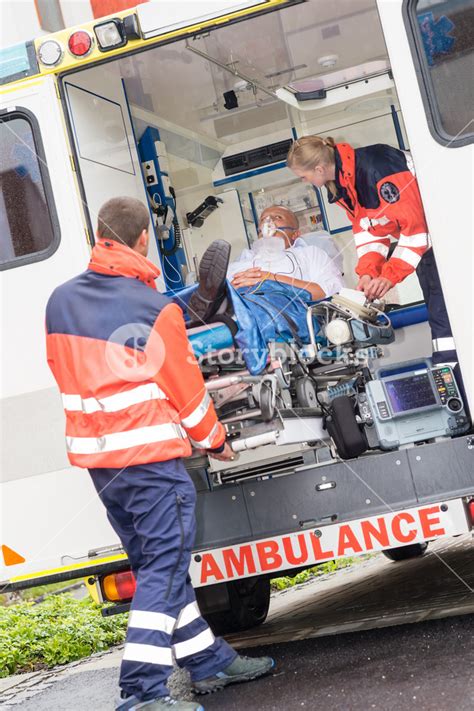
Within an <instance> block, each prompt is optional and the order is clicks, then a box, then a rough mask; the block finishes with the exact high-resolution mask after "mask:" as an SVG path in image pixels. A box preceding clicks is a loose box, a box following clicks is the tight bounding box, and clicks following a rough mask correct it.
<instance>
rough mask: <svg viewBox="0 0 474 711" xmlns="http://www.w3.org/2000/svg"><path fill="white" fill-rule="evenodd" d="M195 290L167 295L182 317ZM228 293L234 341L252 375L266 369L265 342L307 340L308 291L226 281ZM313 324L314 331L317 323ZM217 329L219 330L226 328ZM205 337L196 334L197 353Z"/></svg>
mask: <svg viewBox="0 0 474 711" xmlns="http://www.w3.org/2000/svg"><path fill="white" fill-rule="evenodd" d="M195 289H197V285H193V286H190V287H188V288H186V289H181V290H180V291H179V292H174V293H169V294H168V296H170V297H171V298H172V299H173V300H174V301H175V302H176V303H177V304H179V305H180V306H181V308H182V309H183V311H184V312H185V317H186V315H187V314H186V304H187V303H188V301H189V298H190V296H191V294H192V293H193V291H194V290H195ZM227 296H228V298H229V300H230V301H231V303H232V307H233V311H234V314H235V320H236V323H237V326H238V331H237V334H236V336H235V341H236V343H237V345H238V346H239V348H240V350H241V351H242V355H243V358H244V360H245V364H246V366H247V368H248V370H249V372H250V373H252V375H257V374H258V373H261V372H262V370H263V369H264V368H265V365H266V363H267V359H268V343H270V342H272V341H280V342H281V341H284V342H292V343H295V344H296V345H297V346H298V345H302V344H303V343H309V333H308V327H307V324H306V310H307V306H308V304H310V303H312V299H311V295H310V293H309V292H308V291H305V290H304V289H296V288H294V287H292V286H287V285H286V284H277V283H275V282H272V281H268V282H263V283H262V284H261V285H260V286H259V287H258V288H257V287H244V288H241V289H238V290H236V289H234V287H233V286H232V285H231V284H230V282H229V281H228V282H227ZM315 326H316V328H315V330H316V332H317V330H318V327H317V324H315ZM219 328H220V330H221V331H222V329H223V328H225V327H222V326H219ZM221 335H222V334H221ZM229 335H230V334H229ZM199 337H200V338H199ZM204 340H205V339H203V336H202V333H201V334H198V341H199V343H200V347H199V348H198V350H199V351H200V352H199V353H198V354H199V355H201V354H202V344H203V342H204ZM209 344H210V347H212V346H213V344H215V339H214V338H211V340H210V342H209ZM227 345H231V343H228V344H227ZM221 347H223V346H222V345H221Z"/></svg>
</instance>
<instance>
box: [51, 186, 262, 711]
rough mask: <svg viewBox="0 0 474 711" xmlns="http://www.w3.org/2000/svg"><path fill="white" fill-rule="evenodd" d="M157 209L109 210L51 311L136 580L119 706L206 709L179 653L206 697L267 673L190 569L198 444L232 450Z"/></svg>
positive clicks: (63, 370) (58, 374)
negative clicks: (176, 680)
mask: <svg viewBox="0 0 474 711" xmlns="http://www.w3.org/2000/svg"><path fill="white" fill-rule="evenodd" d="M148 226H149V213H148V210H147V208H146V207H145V206H144V205H143V204H142V203H141V202H140V201H138V200H135V199H132V198H127V197H119V198H113V199H112V200H109V201H108V202H106V203H105V204H104V205H103V206H102V208H101V209H100V212H99V218H98V228H97V238H98V241H97V243H96V246H95V247H94V249H93V250H92V255H91V260H90V263H89V266H88V269H87V270H86V271H85V272H83V273H82V274H79V276H77V277H75V278H73V279H71V280H70V281H68V282H66V283H65V284H62V285H61V286H59V287H58V288H57V289H55V291H54V292H53V294H52V295H51V297H50V299H49V302H48V305H47V311H46V330H47V356H48V363H49V365H50V367H51V370H52V372H53V375H54V377H55V379H56V381H57V384H58V386H59V389H60V391H61V395H62V399H63V404H64V409H65V414H66V444H67V451H68V456H69V461H70V462H71V464H72V465H74V466H78V467H84V468H87V469H88V470H89V472H90V475H91V477H92V481H93V483H94V486H95V488H96V490H97V493H98V494H99V496H100V498H101V500H102V502H103V504H104V506H105V508H106V509H107V516H108V519H109V521H110V523H111V524H112V527H113V528H114V530H115V532H116V533H117V535H118V536H119V538H120V540H121V541H122V544H123V547H124V549H125V551H126V553H127V555H128V558H129V560H130V564H131V567H132V570H133V572H134V574H135V577H136V581H137V588H136V592H135V596H134V598H133V602H132V609H131V612H130V617H129V623H128V631H127V639H126V644H125V650H124V655H123V661H122V666H121V671H120V687H121V699H120V701H119V702H118V704H117V707H116V708H117V709H118V710H120V711H132V710H133V709H149V710H150V711H159V710H161V709H166V708H172V709H173V711H198V710H202V709H203V707H202V706H201V705H199V704H198V703H195V702H185V701H178V700H176V699H172V698H171V697H170V696H169V692H168V688H167V680H168V677H169V676H170V674H171V671H172V669H173V659H175V660H176V662H177V663H178V665H179V666H182V667H185V668H186V669H188V670H189V672H190V673H191V680H192V684H193V689H194V691H195V692H197V693H207V692H211V691H215V690H217V689H221V688H223V687H224V686H226V685H227V684H231V683H233V682H237V681H247V680H251V679H255V678H257V677H259V676H262V675H263V674H265V673H267V672H269V671H270V670H271V669H272V667H273V664H274V663H273V660H272V659H270V658H269V657H260V658H253V659H249V658H247V657H241V656H239V655H238V654H237V652H235V651H234V650H233V649H232V648H231V647H230V646H229V645H228V644H227V643H226V642H224V641H223V640H222V639H220V638H215V637H214V636H213V634H212V632H211V630H210V629H209V627H208V625H207V624H206V622H205V621H204V619H203V618H202V617H201V615H200V612H199V608H198V606H197V604H196V601H195V596H194V591H193V588H192V585H191V581H190V577H189V575H188V569H189V565H190V559H191V550H192V546H193V542H194V534H195V525H196V521H195V511H194V508H195V501H196V492H195V489H194V486H193V484H192V482H191V479H190V477H189V475H188V474H187V472H186V469H185V467H184V464H183V457H187V456H188V455H189V454H190V453H191V445H194V446H195V447H198V448H201V449H205V450H207V452H208V453H209V455H210V456H212V457H215V458H217V459H223V460H228V459H232V457H233V455H232V450H231V449H230V447H229V445H228V444H227V443H226V442H225V430H224V428H223V426H222V425H221V424H220V422H219V421H218V420H217V417H216V414H215V410H214V407H213V404H212V401H211V400H210V398H209V396H208V395H207V393H206V389H205V386H204V381H203V378H202V375H201V372H200V370H199V367H198V364H197V362H196V360H195V358H194V356H193V355H192V351H191V350H190V345H189V342H188V339H187V336H186V331H185V325H184V320H183V314H182V311H181V309H180V307H179V306H178V305H177V304H174V303H172V302H171V301H170V300H169V299H168V298H166V297H165V296H163V295H162V294H160V293H159V292H158V291H157V290H156V287H155V279H156V278H157V277H158V276H159V271H158V269H157V268H156V266H155V265H154V264H153V263H152V262H150V261H149V260H148V259H147V258H146V255H147V253H148V242H149V234H148Z"/></svg>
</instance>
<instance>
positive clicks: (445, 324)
mask: <svg viewBox="0 0 474 711" xmlns="http://www.w3.org/2000/svg"><path fill="white" fill-rule="evenodd" d="M416 273H417V276H418V280H419V282H420V286H421V290H422V292H423V296H424V299H425V303H426V306H427V309H428V321H429V324H430V328H431V338H432V340H433V363H434V364H435V365H437V364H438V363H449V364H451V365H452V366H453V367H454V366H455V365H456V364H457V362H458V356H457V353H456V347H455V344H454V339H453V332H452V331H451V324H450V323H449V316H448V312H447V310H446V304H445V301H444V296H443V290H442V288H441V282H440V279H439V274H438V267H437V266H436V261H435V256H434V253H433V250H432V249H429V250H428V251H427V252H425V253H424V255H423V257H422V258H421V260H420V262H419V264H418V267H417V268H416Z"/></svg>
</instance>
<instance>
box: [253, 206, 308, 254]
mask: <svg viewBox="0 0 474 711" xmlns="http://www.w3.org/2000/svg"><path fill="white" fill-rule="evenodd" d="M266 221H271V222H273V224H274V225H275V227H276V228H277V229H276V232H275V234H274V236H275V237H280V238H284V240H285V247H291V245H292V244H293V242H294V241H295V239H296V238H297V237H298V236H299V233H300V232H299V229H298V219H297V217H296V215H295V214H294V213H293V212H291V210H287V209H286V208H284V207H281V206H279V205H274V206H272V207H267V209H266V210H264V211H263V212H262V214H261V215H260V220H259V223H258V232H259V236H260V237H261V236H262V227H263V223H264V222H266Z"/></svg>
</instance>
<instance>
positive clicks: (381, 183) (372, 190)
mask: <svg viewBox="0 0 474 711" xmlns="http://www.w3.org/2000/svg"><path fill="white" fill-rule="evenodd" d="M287 161H288V166H289V168H291V170H292V171H293V172H294V173H295V174H296V175H297V176H298V177H299V178H301V179H302V180H303V181H306V182H308V183H312V184H313V185H314V186H315V187H317V188H322V187H323V185H324V186H326V188H327V191H328V199H329V202H330V203H337V204H338V205H340V206H341V207H342V208H343V209H344V210H345V211H346V213H347V215H348V217H349V220H350V221H351V222H352V228H353V232H354V239H355V246H356V249H357V255H358V258H359V261H358V263H357V266H356V273H357V274H358V276H359V283H358V285H357V289H358V290H359V291H363V292H364V293H365V295H366V297H367V299H370V300H371V301H373V300H374V299H377V298H379V299H380V298H382V297H383V296H384V295H385V294H386V293H387V291H388V290H389V289H391V288H392V287H393V286H394V285H395V284H398V283H399V282H401V281H403V279H405V278H406V277H407V276H408V275H409V274H411V273H412V272H413V271H414V270H416V273H417V275H418V279H419V281H420V285H421V289H422V291H423V296H424V298H425V302H426V305H427V308H428V320H429V324H430V327H431V336H432V339H433V363H435V364H438V363H450V364H451V365H453V366H454V365H455V364H456V363H457V355H456V350H455V344H454V340H453V337H452V332H451V326H450V323H449V317H448V313H447V311H446V305H445V303H444V297H443V293H442V290H441V283H440V280H439V276H438V270H437V268H436V262H435V258H434V254H433V250H432V249H431V244H430V237H429V234H428V228H427V226H426V219H425V214H424V211H423V205H422V202H421V197H420V192H419V189H418V183H417V180H416V178H415V177H414V176H415V173H414V170H413V162H412V159H411V157H410V154H408V153H405V152H404V151H400V150H398V149H397V148H392V146H388V145H385V144H381V143H379V144H376V145H373V146H365V147H363V148H355V149H354V148H352V146H350V145H349V144H348V143H335V142H334V140H333V139H332V138H330V137H328V138H320V137H319V136H304V137H302V138H300V139H298V140H297V141H295V142H294V143H293V144H292V146H291V148H290V151H289V153H288V159H287ZM391 238H395V239H396V240H398V244H397V246H396V248H395V249H394V251H393V253H392V254H391V256H390V257H389V248H390V243H391Z"/></svg>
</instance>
